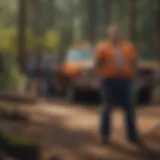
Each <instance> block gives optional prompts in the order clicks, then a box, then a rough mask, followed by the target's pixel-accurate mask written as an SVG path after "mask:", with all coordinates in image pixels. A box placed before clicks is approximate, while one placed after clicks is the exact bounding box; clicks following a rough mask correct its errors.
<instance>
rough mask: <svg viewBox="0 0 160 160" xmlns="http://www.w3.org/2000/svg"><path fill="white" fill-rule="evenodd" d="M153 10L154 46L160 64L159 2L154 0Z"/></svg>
mask: <svg viewBox="0 0 160 160" xmlns="http://www.w3.org/2000/svg"><path fill="white" fill-rule="evenodd" d="M155 10H156V32H157V37H156V39H157V40H156V46H157V57H158V60H159V62H160V1H159V0H155Z"/></svg>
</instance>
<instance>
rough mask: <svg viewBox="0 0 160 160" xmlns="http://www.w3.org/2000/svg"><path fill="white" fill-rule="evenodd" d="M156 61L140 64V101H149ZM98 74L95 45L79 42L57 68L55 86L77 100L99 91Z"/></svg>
mask: <svg viewBox="0 0 160 160" xmlns="http://www.w3.org/2000/svg"><path fill="white" fill-rule="evenodd" d="M155 68H156V63H155V62H145V61H142V62H140V64H139V69H138V76H137V80H136V83H135V89H136V91H137V96H138V101H139V102H142V101H143V102H146V103H149V102H150V101H151V97H152V91H153V88H154V69H155ZM98 81H99V78H98V75H97V74H96V72H95V68H94V47H92V46H90V45H88V44H87V45H86V43H79V44H78V45H77V44H76V46H73V47H72V48H71V49H69V50H68V52H67V54H66V57H65V59H64V61H63V63H62V64H61V65H60V67H59V69H58V70H57V75H56V78H55V79H54V86H55V88H57V90H58V91H59V92H61V93H64V94H65V96H66V98H67V99H68V100H70V101H74V100H76V99H77V98H78V97H79V95H80V94H84V93H86V92H98V91H99V86H98V84H99V83H98Z"/></svg>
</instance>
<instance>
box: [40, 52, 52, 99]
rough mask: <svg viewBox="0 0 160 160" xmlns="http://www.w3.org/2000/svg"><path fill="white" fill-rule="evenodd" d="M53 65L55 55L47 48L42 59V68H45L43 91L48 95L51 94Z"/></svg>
mask: <svg viewBox="0 0 160 160" xmlns="http://www.w3.org/2000/svg"><path fill="white" fill-rule="evenodd" d="M53 65H54V55H53V53H52V51H51V50H47V51H46V52H45V53H44V55H43V59H42V70H43V88H42V92H43V94H44V96H46V97H48V96H50V95H51V88H52V77H53V73H52V72H53Z"/></svg>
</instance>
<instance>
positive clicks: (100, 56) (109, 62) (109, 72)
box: [95, 42, 136, 78]
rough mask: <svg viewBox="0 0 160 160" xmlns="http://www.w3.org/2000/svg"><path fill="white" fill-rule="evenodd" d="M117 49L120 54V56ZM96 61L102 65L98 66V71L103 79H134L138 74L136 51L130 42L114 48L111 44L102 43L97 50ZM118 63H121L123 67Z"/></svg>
mask: <svg viewBox="0 0 160 160" xmlns="http://www.w3.org/2000/svg"><path fill="white" fill-rule="evenodd" d="M117 47H118V50H119V52H120V53H118V54H117ZM119 56H120V57H119ZM118 58H120V59H118ZM95 61H96V62H97V64H100V65H97V69H98V73H99V74H100V76H102V77H108V78H133V77H134V75H135V73H136V68H135V61H136V49H135V47H134V45H132V44H131V43H129V42H121V43H120V44H119V46H114V45H113V44H112V43H111V42H102V43H101V44H99V45H98V46H97V48H96V53H95ZM118 61H121V67H120V66H119V65H118Z"/></svg>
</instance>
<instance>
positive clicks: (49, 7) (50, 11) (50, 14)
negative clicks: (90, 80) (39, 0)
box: [43, 0, 55, 30]
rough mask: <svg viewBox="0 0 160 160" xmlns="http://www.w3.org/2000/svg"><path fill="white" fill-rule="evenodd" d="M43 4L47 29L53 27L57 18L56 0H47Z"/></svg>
mask: <svg viewBox="0 0 160 160" xmlns="http://www.w3.org/2000/svg"><path fill="white" fill-rule="evenodd" d="M43 4H44V5H43V16H44V17H43V18H44V28H45V30H47V29H52V28H53V27H54V18H55V14H54V13H55V0H46V1H44V2H43Z"/></svg>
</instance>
